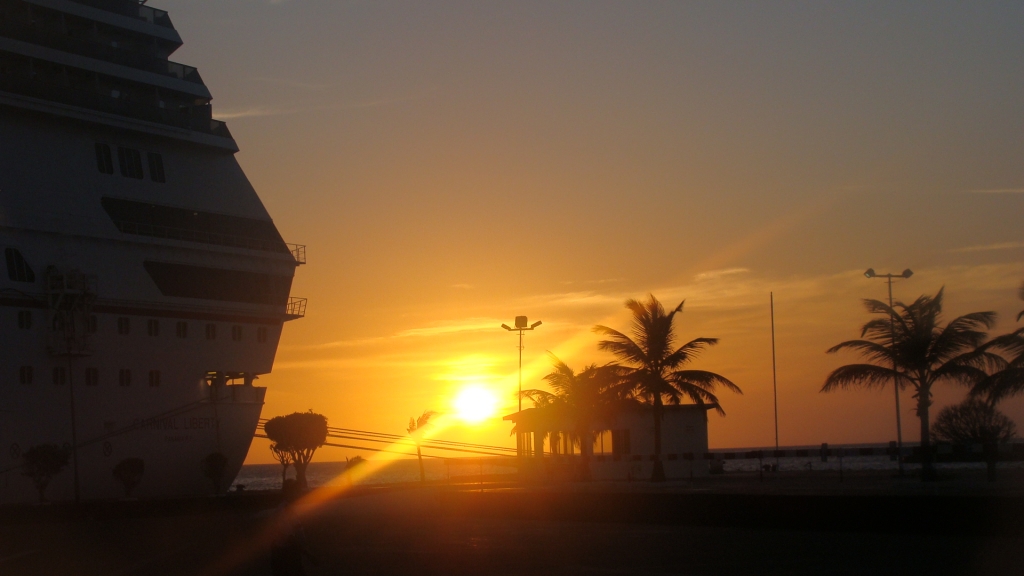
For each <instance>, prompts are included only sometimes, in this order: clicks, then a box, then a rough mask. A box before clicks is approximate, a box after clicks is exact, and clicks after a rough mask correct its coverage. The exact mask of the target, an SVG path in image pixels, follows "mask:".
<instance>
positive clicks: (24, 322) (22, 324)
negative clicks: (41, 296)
mask: <svg viewBox="0 0 1024 576" xmlns="http://www.w3.org/2000/svg"><path fill="white" fill-rule="evenodd" d="M18 328H21V329H22V330H31V329H32V312H31V311H30V310H18Z"/></svg>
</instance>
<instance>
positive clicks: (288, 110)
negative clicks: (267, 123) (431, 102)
mask: <svg viewBox="0 0 1024 576" xmlns="http://www.w3.org/2000/svg"><path fill="white" fill-rule="evenodd" d="M259 79H260V80H265V81H275V82H280V83H284V84H288V85H292V86H302V87H307V88H316V87H323V88H327V87H330V85H327V84H325V85H316V84H304V83H302V82H294V81H291V80H273V79H270V78H259ZM437 93H438V89H437V88H436V87H431V88H428V89H425V90H423V91H420V92H417V93H415V94H409V95H405V96H386V97H381V98H370V99H365V100H352V101H348V102H341V103H338V104H331V105H326V106H262V105H254V106H248V107H245V108H236V109H232V108H225V109H218V110H216V111H215V112H214V116H215V117H216V118H218V119H220V120H233V119H238V118H261V117H267V116H288V115H291V114H303V113H306V112H325V111H329V110H360V109H366V108H379V107H384V106H391V105H395V104H401V103H403V102H412V101H415V100H422V99H424V98H429V97H432V96H434V95H436V94H437Z"/></svg>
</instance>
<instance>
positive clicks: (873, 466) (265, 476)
mask: <svg viewBox="0 0 1024 576" xmlns="http://www.w3.org/2000/svg"><path fill="white" fill-rule="evenodd" d="M867 447H873V448H877V447H881V448H885V447H887V445H883V444H858V445H844V446H842V448H867ZM798 448H799V449H803V448H807V449H810V450H815V451H816V450H817V449H818V447H817V446H795V447H785V448H784V449H787V450H792V449H798ZM833 448H839V446H833ZM748 450H751V451H752V450H765V451H768V450H770V449H769V448H742V449H735V450H729V451H735V452H745V451H748ZM712 451H713V452H722V451H724V450H712ZM812 454H816V452H812ZM775 462H776V460H775V458H774V457H771V458H765V459H764V460H761V461H759V460H757V459H736V460H725V461H724V470H725V472H726V473H729V472H757V470H758V467H759V466H761V465H764V464H774V463H775ZM382 464H383V465H381V466H379V467H378V465H377V464H376V463H368V464H366V465H367V466H370V468H368V469H371V470H373V471H372V472H371V473H370V474H368V475H367V476H365V477H363V478H360V479H359V480H357V481H356V484H357V485H384V484H398V483H404V482H416V481H418V480H419V479H420V471H419V465H418V464H417V462H416V460H413V459H400V460H390V461H386V462H383V463H382ZM778 464H779V470H780V471H794V472H795V471H803V470H819V471H820V470H832V471H837V472H838V471H839V469H840V467H842V468H843V469H844V470H850V471H856V470H878V471H883V470H890V471H896V470H898V469H899V464H898V463H897V462H896V461H894V460H891V459H890V458H889V457H888V456H846V457H843V458H842V460H840V459H839V458H837V457H835V456H831V457H829V459H828V462H822V461H821V458H820V457H819V456H813V457H808V458H780V459H779V460H778ZM345 466H346V464H345V462H313V463H311V464H310V465H309V468H308V469H307V471H306V479H307V480H308V482H309V485H310V487H318V486H327V485H331V484H340V483H342V481H341V480H339V479H338V478H339V476H340V475H341V474H342V473H343V472H344V471H345ZM999 466H1000V467H1005V468H1024V462H1002V463H1000V464H999ZM903 467H904V469H905V470H917V469H920V467H921V465H920V464H911V463H904V465H903ZM936 467H937V468H938V469H939V470H983V469H984V468H985V464H984V463H981V462H955V463H939V464H936ZM423 468H424V472H425V474H426V477H427V480H433V481H439V480H448V479H451V478H456V479H457V478H459V477H460V476H461V477H471V478H472V477H477V476H479V475H480V474H481V473H482V474H484V475H485V476H491V475H496V474H511V473H514V472H516V468H515V467H514V466H499V465H495V464H492V463H488V462H486V461H485V462H484V463H483V464H481V463H479V461H476V460H471V459H465V460H461V459H459V458H451V459H447V460H440V459H435V458H429V459H428V458H425V459H424V460H423ZM294 476H295V471H294V470H292V469H289V470H288V477H289V478H293V477H294ZM234 484H235V485H238V484H242V485H244V486H245V488H246V489H247V490H277V489H279V488H281V466H280V465H278V464H251V465H246V466H242V470H241V471H240V472H239V473H238V477H237V478H236V479H235V482H234Z"/></svg>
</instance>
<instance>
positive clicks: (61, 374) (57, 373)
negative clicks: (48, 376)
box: [53, 366, 68, 386]
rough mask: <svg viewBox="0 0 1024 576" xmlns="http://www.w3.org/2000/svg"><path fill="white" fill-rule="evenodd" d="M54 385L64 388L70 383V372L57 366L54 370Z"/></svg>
mask: <svg viewBox="0 0 1024 576" xmlns="http://www.w3.org/2000/svg"><path fill="white" fill-rule="evenodd" d="M53 383H54V384H55V385H57V386H63V385H65V384H67V383H68V371H67V369H66V368H64V367H63V366H56V367H54V369H53Z"/></svg>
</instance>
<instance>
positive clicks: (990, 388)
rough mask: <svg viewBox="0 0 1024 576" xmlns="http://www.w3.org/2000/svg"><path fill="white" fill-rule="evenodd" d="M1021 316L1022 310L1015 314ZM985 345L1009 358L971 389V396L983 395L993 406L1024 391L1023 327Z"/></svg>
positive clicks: (1022, 290)
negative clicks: (1002, 365)
mask: <svg viewBox="0 0 1024 576" xmlns="http://www.w3.org/2000/svg"><path fill="white" fill-rule="evenodd" d="M1020 298H1021V300H1024V285H1022V286H1021V287H1020ZM1021 318H1024V312H1021V313H1020V314H1018V315H1017V321H1018V322H1019V321H1020V319H1021ZM985 346H986V347H987V348H990V349H996V350H1000V351H1001V352H1003V353H1004V354H1006V355H1008V356H1009V358H1010V359H1009V360H1007V361H1006V365H1005V366H1004V367H1002V369H1001V370H998V371H995V372H993V373H992V374H990V375H989V376H988V377H987V378H985V379H984V380H982V381H981V382H978V383H977V384H975V386H974V389H972V390H971V396H972V397H975V398H977V397H981V396H984V397H985V398H986V400H988V403H989V404H990V405H992V406H993V407H995V405H996V404H998V403H999V402H1001V401H1002V400H1005V399H1006V398H1009V397H1011V396H1016V395H1017V394H1021V393H1024V328H1019V329H1017V330H1015V331H1013V332H1010V333H1009V334H1003V335H1002V336H998V337H996V338H993V339H992V340H990V341H989V342H988V343H987V344H985Z"/></svg>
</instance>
